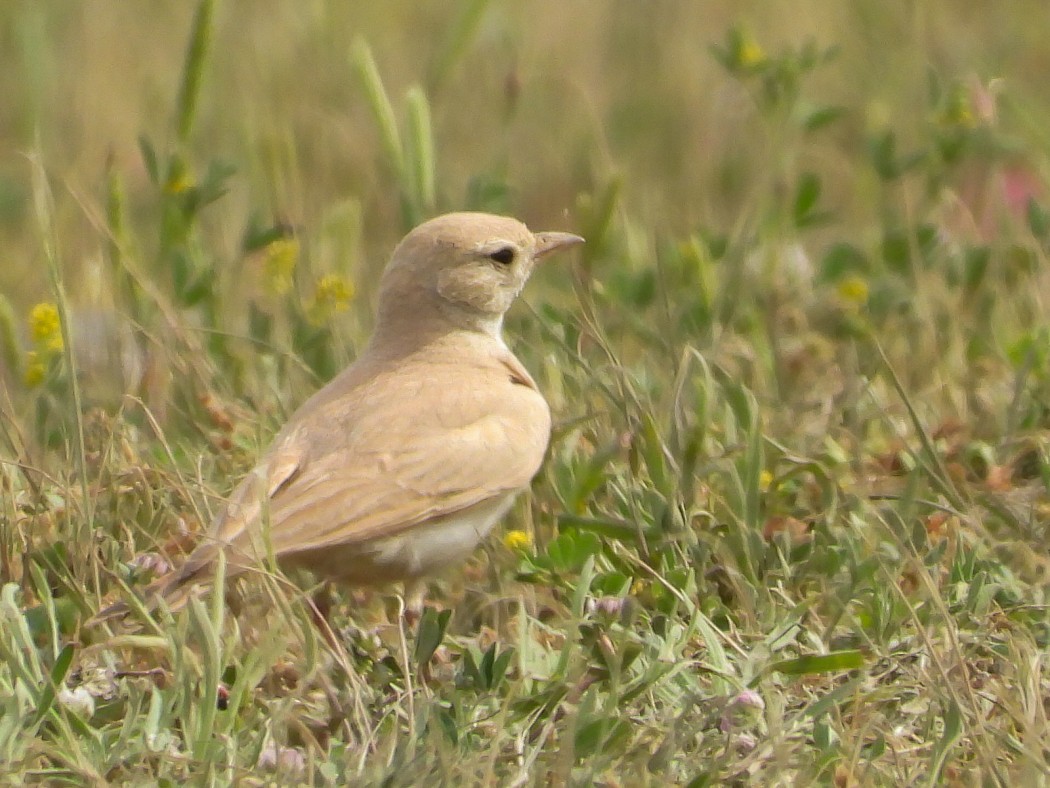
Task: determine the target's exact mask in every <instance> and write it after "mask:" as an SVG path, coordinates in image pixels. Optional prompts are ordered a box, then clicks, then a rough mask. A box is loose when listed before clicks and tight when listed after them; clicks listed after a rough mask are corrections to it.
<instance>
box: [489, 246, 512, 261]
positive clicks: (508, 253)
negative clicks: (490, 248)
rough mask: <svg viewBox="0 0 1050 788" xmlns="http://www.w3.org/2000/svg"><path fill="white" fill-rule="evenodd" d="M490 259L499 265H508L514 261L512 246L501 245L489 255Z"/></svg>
mask: <svg viewBox="0 0 1050 788" xmlns="http://www.w3.org/2000/svg"><path fill="white" fill-rule="evenodd" d="M489 259H490V260H495V261H496V262H497V263H499V264H500V265H510V264H511V263H513V262H514V247H512V246H503V247H500V248H499V249H497V250H496V251H495V252H493V253H492V254H490V255H489Z"/></svg>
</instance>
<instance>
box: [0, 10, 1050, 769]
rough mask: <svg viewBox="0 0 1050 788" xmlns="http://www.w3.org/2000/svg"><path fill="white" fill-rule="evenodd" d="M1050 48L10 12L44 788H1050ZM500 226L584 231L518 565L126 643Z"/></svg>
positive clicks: (173, 14) (550, 331)
mask: <svg viewBox="0 0 1050 788" xmlns="http://www.w3.org/2000/svg"><path fill="white" fill-rule="evenodd" d="M1029 6H1030V7H1029ZM763 8H765V6H763ZM1040 9H1041V6H1039V5H1036V4H1034V3H1032V4H1024V3H1022V4H1017V5H1015V6H1013V7H1011V9H1010V10H1009V11H1008V12H1007V11H1003V10H1001V9H997V8H996V9H992V8H989V9H981V8H977V7H974V8H972V9H969V10H968V11H967V12H965V13H963V12H959V10H958V9H957V8H955V7H954V6H953V5H949V4H947V3H944V4H938V3H931V4H927V5H925V6H924V7H923V8H922V9H919V8H915V9H912V10H911V11H908V12H906V11H904V10H901V9H896V10H887V9H886V8H885V4H882V3H876V2H874V1H873V0H872V2H860V3H856V4H852V5H851V6H850V10H848V11H847V10H843V9H841V8H839V6H838V5H832V4H828V3H820V2H809V3H801V4H799V3H793V4H791V5H790V6H789V5H787V4H784V5H780V4H776V3H772V4H769V7H768V9H767V10H766V12H763V13H761V14H760V13H759V12H758V11H757V10H755V11H748V10H746V9H745V10H743V11H741V10H738V9H736V8H735V7H733V6H731V5H730V6H727V7H726V8H722V7H721V6H712V7H711V8H710V9H707V10H705V12H704V13H703V14H701V12H700V11H699V10H697V11H693V10H691V9H686V8H684V7H681V8H680V7H678V6H672V5H657V6H652V7H649V6H646V7H645V8H642V7H641V6H638V7H636V6H635V5H633V4H626V5H622V6H608V7H606V6H601V7H597V6H593V5H592V6H583V7H575V6H569V7H564V8H563V6H562V4H537V5H535V7H531V8H518V7H517V6H513V5H510V4H503V3H498V2H464V3H461V4H458V5H457V6H455V7H452V8H447V9H446V8H444V7H442V8H441V9H440V10H439V9H438V8H437V7H425V8H417V7H416V5H414V4H413V5H411V6H410V5H408V4H392V9H387V8H386V7H385V6H384V10H383V12H382V13H380V12H379V11H378V10H370V9H368V8H364V9H361V8H354V9H352V10H351V9H350V7H349V6H347V7H343V6H342V5H337V4H332V5H327V4H322V3H317V4H312V5H309V6H307V5H304V4H296V5H293V4H284V5H278V4H274V6H273V7H271V8H269V9H267V11H266V12H264V13H260V12H259V11H258V8H257V6H256V5H254V4H253V5H250V6H249V5H248V4H246V3H243V2H237V1H236V0H224V2H215V1H214V0H201V2H199V3H197V4H196V5H195V6H193V7H187V8H185V9H183V8H182V6H178V7H172V8H171V9H166V10H163V11H157V12H156V14H157V15H156V16H150V18H146V16H147V15H143V14H141V12H137V11H134V10H129V9H128V8H127V7H126V5H125V4H121V3H97V4H93V5H92V10H91V13H90V14H89V13H88V12H87V11H82V10H79V9H71V8H70V7H69V6H67V5H59V4H48V3H38V4H32V5H30V4H21V5H20V4H13V5H11V6H10V7H8V8H5V9H4V10H3V11H0V35H3V37H4V39H5V41H6V42H7V43H9V44H10V46H5V47H4V48H3V49H2V50H0V59H2V62H4V63H5V68H4V69H2V70H0V72H2V73H3V75H4V76H0V80H4V81H6V82H8V83H9V84H7V85H6V86H5V90H6V89H9V90H8V91H7V94H8V95H11V96H14V97H15V100H14V101H13V102H12V103H11V104H10V105H9V107H8V108H7V109H5V114H3V115H0V135H2V137H3V138H4V139H5V142H8V143H10V148H11V149H14V150H18V151H21V152H23V153H24V154H25V155H9V156H5V157H4V158H2V159H0V238H2V240H3V245H4V249H5V252H4V255H5V259H6V260H8V261H9V262H8V263H6V264H5V265H4V266H3V267H0V774H2V776H3V779H4V780H5V782H6V783H11V784H16V783H18V784H21V783H23V782H30V783H34V782H35V783H47V784H77V785H80V784H85V783H87V784H101V783H106V782H114V783H133V784H153V783H163V784H175V783H182V782H185V781H189V782H191V783H194V784H198V783H200V784H204V783H234V782H236V783H242V784H268V783H277V784H281V783H291V784H295V783H309V784H333V785H335V784H346V783H350V784H362V783H364V784H390V785H407V784H417V783H420V782H422V781H424V780H437V781H440V782H442V783H449V784H500V785H531V784H573V785H575V784H580V785H589V784H595V783H597V784H603V785H621V784H623V785H636V784H653V785H665V784H681V785H690V786H703V785H709V784H724V783H731V784H745V783H749V784H750V783H756V784H791V785H795V784H807V783H818V784H834V785H839V786H845V785H861V784H864V785H867V784H872V785H902V784H908V785H910V784H942V783H946V784H961V785H970V784H1025V785H1028V784H1042V783H1045V782H1047V777H1048V775H1050V762H1048V756H1047V753H1048V752H1050V734H1048V733H1047V731H1048V730H1050V727H1048V725H1047V708H1048V707H1047V697H1048V688H1050V668H1048V666H1047V661H1046V656H1045V655H1046V648H1047V644H1048V641H1050V626H1048V625H1050V616H1048V614H1047V602H1046V590H1047V588H1048V583H1050V576H1048V572H1047V568H1048V559H1047V555H1046V545H1047V529H1048V525H1050V438H1048V435H1050V432H1048V428H1050V409H1048V406H1047V403H1048V402H1050V344H1048V338H1050V333H1048V329H1047V323H1046V313H1047V304H1046V294H1047V292H1050V291H1048V289H1047V285H1048V281H1047V273H1046V271H1047V249H1048V245H1050V212H1048V211H1050V202H1048V198H1047V192H1046V186H1045V175H1046V171H1047V156H1046V150H1047V147H1046V145H1047V139H1046V135H1045V131H1044V129H1045V127H1046V124H1045V123H1044V122H1043V121H1044V120H1045V119H1046V118H1047V117H1048V116H1050V107H1048V106H1047V105H1046V102H1045V96H1043V95H1042V94H1041V84H1040V83H1039V82H1037V81H1035V78H1034V77H1033V76H1032V75H1033V74H1041V73H1045V69H1041V68H1040V64H1043V65H1045V63H1043V61H1045V58H1046V55H1045V47H1042V46H1041V41H1040V39H1039V35H1038V33H1039V31H1038V29H1037V28H1038V26H1037V25H1032V24H1031V20H1032V19H1033V18H1035V16H1034V15H1035V14H1037V13H1039V12H1040ZM113 31H120V32H119V41H120V43H119V45H118V44H117V43H115V42H116V39H115V38H114V36H116V35H117V33H115V32H113ZM125 61H128V62H125ZM131 64H134V67H132V66H131ZM10 75H16V76H17V79H16V78H15V77H13V76H10ZM998 77H1003V78H1004V79H1003V80H1002V81H996V79H995V78H998ZM462 208H474V209H483V210H495V211H500V212H506V213H511V214H514V215H517V216H520V217H521V218H523V219H525V220H526V221H528V222H529V224H530V225H531V226H533V227H535V228H537V229H565V230H572V231H574V232H580V233H581V234H583V235H585V236H586V237H587V239H588V244H587V246H586V247H585V248H584V249H583V250H582V252H581V253H580V256H579V257H578V258H577V259H576V260H575V262H572V263H564V264H562V265H560V266H557V265H552V266H551V267H549V268H544V269H542V270H541V271H539V272H538V273H537V275H536V278H535V281H533V282H532V283H530V287H529V289H528V290H527V292H526V294H525V297H524V302H523V303H521V304H519V305H517V306H516V307H515V309H514V310H513V312H512V314H511V315H510V316H509V319H508V325H507V336H508V341H509V342H510V343H511V345H512V347H514V349H515V351H516V352H517V353H518V354H519V356H520V357H521V358H522V360H523V361H524V362H525V364H526V366H527V367H528V368H529V369H530V370H531V371H532V372H533V373H534V375H535V376H536V378H537V380H538V381H539V384H540V386H541V388H542V390H543V391H544V392H545V393H546V395H547V396H548V399H549V400H550V402H551V404H552V408H553V411H554V413H555V415H556V426H555V432H554V438H553V440H552V446H551V450H550V454H549V457H548V460H547V462H546V464H545V466H544V469H543V471H542V472H541V473H540V475H539V476H538V477H537V479H536V481H535V483H534V485H533V489H532V491H531V494H530V495H528V496H526V497H524V499H523V500H522V501H521V502H520V503H519V505H518V506H517V508H516V509H515V510H514V512H513V513H512V514H511V515H510V516H509V517H508V518H507V522H506V523H505V525H504V530H503V532H502V534H501V538H497V539H493V540H492V542H491V544H489V545H487V546H486V547H485V548H484V549H483V550H480V551H479V552H478V554H477V555H476V556H474V557H473V558H472V559H471V560H470V562H469V563H468V564H467V565H466V566H465V567H464V568H463V569H462V570H459V571H456V572H451V573H449V574H448V575H447V576H444V577H441V578H437V579H435V581H434V583H433V584H432V588H431V593H430V600H431V603H432V605H433V608H432V609H430V610H428V612H427V613H426V615H425V616H424V618H423V620H422V621H421V622H420V624H419V626H418V627H417V628H416V629H415V630H411V629H409V630H406V629H405V628H404V627H403V626H401V625H399V624H398V623H397V622H398V621H399V617H398V604H399V601H398V599H397V597H396V596H395V595H394V594H393V592H391V593H389V594H382V593H379V594H377V593H364V592H361V591H359V590H352V589H337V590H335V591H334V592H332V594H331V597H330V600H329V602H330V605H331V609H332V620H333V621H334V622H335V623H336V626H337V629H338V632H337V634H338V638H337V640H338V643H339V647H338V648H335V649H333V648H332V647H330V646H329V645H328V644H327V643H326V641H325V640H324V638H323V637H322V636H321V634H320V633H319V632H318V631H317V629H316V627H315V626H314V625H313V624H312V622H311V619H310V616H309V614H308V613H307V611H306V609H305V605H304V603H303V600H304V591H306V592H312V591H313V590H314V589H313V588H312V586H311V583H312V580H311V579H310V578H294V579H295V580H296V581H297V585H296V584H290V583H288V582H286V580H285V579H284V578H281V577H279V576H276V575H271V574H267V573H260V576H259V577H256V578H251V579H249V580H247V581H231V582H230V583H228V584H223V583H220V586H225V591H226V593H225V594H224V593H215V594H212V595H209V596H205V597H204V598H202V599H201V600H198V601H197V602H195V603H194V604H191V605H190V606H189V607H188V608H187V609H186V610H185V611H182V612H180V613H179V614H178V615H176V616H174V617H169V616H167V615H166V614H165V613H163V612H160V613H157V614H155V615H153V616H141V617H140V618H141V625H140V626H139V627H137V628H134V629H130V630H126V631H109V632H105V631H104V632H98V631H91V630H86V629H84V628H83V627H82V622H83V621H84V620H85V619H86V618H87V617H88V616H90V615H91V614H92V613H94V612H95V611H97V610H98V609H99V607H100V606H101V605H102V604H104V602H105V601H107V600H111V599H113V598H115V597H117V596H121V597H128V596H130V595H133V592H134V590H135V589H137V588H141V586H142V585H143V584H144V583H145V582H147V581H148V579H149V578H150V577H151V576H152V575H153V574H155V573H156V572H157V571H162V570H163V569H164V568H165V567H166V566H169V565H171V564H174V563H177V562H178V561H179V560H180V557H181V555H183V554H184V553H185V552H186V550H187V549H188V548H190V547H191V546H192V545H193V543H194V541H195V539H196V538H197V534H198V533H199V532H200V530H201V529H203V528H205V527H206V526H207V523H208V521H209V519H210V517H211V514H212V513H213V512H214V511H215V510H216V509H217V508H218V507H219V506H220V505H221V501H222V499H223V497H224V496H225V495H226V494H228V493H229V491H230V490H231V489H232V487H233V485H234V484H235V483H236V481H237V480H238V479H239V478H240V477H241V475H242V474H243V473H245V472H246V471H247V470H248V469H250V468H251V467H252V465H253V463H254V460H255V459H256V458H257V457H258V455H259V452H260V451H261V450H262V449H263V448H264V447H265V445H266V443H267V441H268V439H269V438H270V437H271V436H272V435H273V433H274V432H275V431H276V429H277V428H278V427H279V426H280V424H281V423H282V421H283V419H284V418H285V417H286V416H287V415H288V413H289V412H290V411H291V410H292V409H294V407H295V406H296V405H297V404H298V403H299V402H301V401H302V400H303V399H304V398H305V397H306V396H307V395H308V394H309V393H310V392H311V391H313V390H315V389H316V388H317V387H318V386H319V385H321V384H322V383H323V382H324V381H325V380H327V379H328V378H330V377H331V376H332V375H333V374H335V372H337V371H338V370H339V369H340V368H341V367H342V366H343V365H345V364H346V363H348V362H349V361H350V360H351V359H352V358H353V357H354V355H355V352H356V349H357V348H358V347H360V346H361V343H362V342H363V341H364V340H365V338H366V337H367V335H368V330H369V327H370V324H371V309H370V303H371V298H372V296H373V295H374V292H375V280H376V276H377V274H378V271H379V270H380V269H381V266H382V265H383V263H384V261H385V256H386V255H387V254H388V253H389V250H390V249H391V248H392V246H393V244H394V243H395V242H396V240H397V239H398V238H399V237H400V235H401V234H403V232H404V231H405V230H406V229H407V228H409V227H411V226H412V225H413V224H415V223H416V222H418V221H419V220H420V219H422V218H425V217H427V216H430V215H433V214H435V213H437V212H441V211H444V210H454V209H462ZM12 263H13V264H12ZM73 370H76V374H71V373H72V371H73ZM129 592H131V594H129ZM227 598H228V600H229V604H227V603H226V602H227Z"/></svg>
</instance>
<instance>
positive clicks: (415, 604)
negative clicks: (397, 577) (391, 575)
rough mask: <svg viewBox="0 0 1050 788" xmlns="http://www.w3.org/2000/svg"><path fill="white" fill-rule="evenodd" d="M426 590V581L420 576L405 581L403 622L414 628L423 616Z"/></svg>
mask: <svg viewBox="0 0 1050 788" xmlns="http://www.w3.org/2000/svg"><path fill="white" fill-rule="evenodd" d="M426 591H427V583H426V581H425V580H423V579H421V578H418V577H416V578H413V579H412V580H406V581H405V612H404V617H405V623H406V624H408V626H409V627H410V628H412V629H415V627H416V624H418V623H419V619H421V618H422V617H423V597H424V595H425V594H426Z"/></svg>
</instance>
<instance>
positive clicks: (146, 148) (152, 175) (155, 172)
mask: <svg viewBox="0 0 1050 788" xmlns="http://www.w3.org/2000/svg"><path fill="white" fill-rule="evenodd" d="M139 150H140V151H141V152H142V162H143V164H145V165H146V172H147V173H148V174H149V179H150V181H151V182H152V183H153V185H154V186H156V185H158V184H159V183H160V165H158V164H157V151H156V150H154V148H153V143H151V142H150V141H149V138H148V137H147V136H146V135H145V134H140V135H139Z"/></svg>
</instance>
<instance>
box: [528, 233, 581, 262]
mask: <svg viewBox="0 0 1050 788" xmlns="http://www.w3.org/2000/svg"><path fill="white" fill-rule="evenodd" d="M535 238H536V250H535V251H534V252H533V253H532V256H533V257H534V258H535V259H537V260H539V259H540V258H541V257H545V256H546V255H548V254H550V253H551V252H556V251H558V250H559V249H561V248H563V247H566V246H575V245H576V244H582V243H583V239H582V238H580V236H578V235H573V234H572V233H536V235H535Z"/></svg>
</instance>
